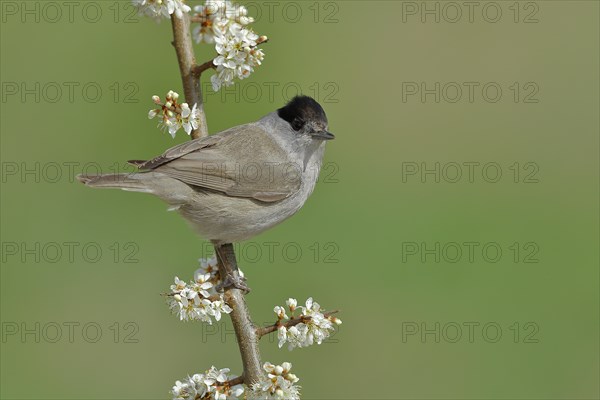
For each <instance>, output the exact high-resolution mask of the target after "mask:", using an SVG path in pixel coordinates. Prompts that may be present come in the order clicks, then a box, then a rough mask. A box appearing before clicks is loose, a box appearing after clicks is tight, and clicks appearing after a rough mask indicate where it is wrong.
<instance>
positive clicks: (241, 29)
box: [192, 0, 267, 91]
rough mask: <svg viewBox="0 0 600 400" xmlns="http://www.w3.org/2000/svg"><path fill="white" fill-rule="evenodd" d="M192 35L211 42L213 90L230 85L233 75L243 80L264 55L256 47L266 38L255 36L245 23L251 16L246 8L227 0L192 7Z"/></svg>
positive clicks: (252, 19) (213, 0)
mask: <svg viewBox="0 0 600 400" xmlns="http://www.w3.org/2000/svg"><path fill="white" fill-rule="evenodd" d="M194 11H195V14H194V18H193V20H194V22H197V23H198V25H197V26H196V27H194V29H193V31H192V35H193V37H194V39H195V40H196V42H197V43H200V42H205V43H211V44H212V43H214V44H215V49H216V51H217V53H218V56H217V57H216V58H215V59H214V60H213V64H214V66H215V67H216V73H215V74H214V75H213V76H212V77H211V83H212V86H213V89H214V90H215V91H218V90H219V89H220V88H221V87H222V86H231V85H233V81H234V79H235V78H237V79H245V78H247V77H248V76H250V74H251V73H252V72H254V68H255V67H257V66H259V65H260V64H261V62H262V60H263V58H264V53H263V51H262V50H260V49H258V48H257V46H258V45H259V44H260V43H262V42H265V41H266V40H267V38H266V36H258V35H257V34H256V33H254V32H253V31H252V30H251V29H250V28H249V27H248V25H249V24H251V23H252V22H254V18H252V17H250V16H248V9H247V8H246V7H244V6H242V5H239V4H235V3H233V2H231V1H229V0H207V1H206V3H205V4H204V5H203V6H196V7H194Z"/></svg>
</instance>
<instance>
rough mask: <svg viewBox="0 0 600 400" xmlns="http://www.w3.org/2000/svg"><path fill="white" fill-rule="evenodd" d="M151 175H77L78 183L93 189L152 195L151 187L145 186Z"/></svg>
mask: <svg viewBox="0 0 600 400" xmlns="http://www.w3.org/2000/svg"><path fill="white" fill-rule="evenodd" d="M149 175H152V173H147V172H146V173H144V172H142V173H131V174H108V175H83V174H82V175H77V179H78V180H79V182H81V183H83V184H84V185H86V186H89V187H93V188H108V189H122V190H127V191H132V192H143V193H153V190H152V188H151V187H149V186H152V185H147V182H148V178H151V177H150V176H149Z"/></svg>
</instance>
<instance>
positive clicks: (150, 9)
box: [132, 0, 191, 21]
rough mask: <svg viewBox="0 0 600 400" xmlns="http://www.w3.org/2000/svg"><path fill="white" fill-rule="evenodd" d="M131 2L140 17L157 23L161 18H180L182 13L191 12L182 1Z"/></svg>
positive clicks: (143, 0)
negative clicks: (143, 16) (172, 16)
mask: <svg viewBox="0 0 600 400" xmlns="http://www.w3.org/2000/svg"><path fill="white" fill-rule="evenodd" d="M132 2H133V5H134V6H135V7H137V9H138V12H139V13H140V14H141V15H145V16H148V17H151V18H154V19H155V20H157V21H160V19H161V18H169V17H170V16H171V14H175V16H177V18H181V17H182V16H183V14H184V13H188V12H190V11H191V8H190V7H189V6H188V5H186V4H185V2H184V1H183V0H133V1H132Z"/></svg>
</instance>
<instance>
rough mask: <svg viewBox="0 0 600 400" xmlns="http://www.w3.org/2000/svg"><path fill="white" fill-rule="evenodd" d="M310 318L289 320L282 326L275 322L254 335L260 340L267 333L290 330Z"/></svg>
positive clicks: (327, 315) (328, 313) (327, 314)
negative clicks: (284, 328)
mask: <svg viewBox="0 0 600 400" xmlns="http://www.w3.org/2000/svg"><path fill="white" fill-rule="evenodd" d="M338 312H340V311H339V310H333V311H329V312H326V313H325V314H323V315H324V316H325V317H326V318H327V317H330V316H332V315H333V314H336V313H338ZM310 318H311V317H308V316H305V315H302V316H300V317H298V318H294V319H290V320H289V321H287V322H286V323H284V324H282V323H280V322H275V323H274V324H273V325H269V326H265V327H262V328H256V334H257V335H258V338H259V339H260V338H262V337H263V336H265V335H268V334H269V333H272V332H275V331H276V330H277V329H278V328H279V327H280V326H285V327H286V328H291V327H292V326H295V325H298V324H299V323H301V322H306V321H310Z"/></svg>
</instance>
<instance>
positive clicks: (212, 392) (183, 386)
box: [171, 366, 244, 400]
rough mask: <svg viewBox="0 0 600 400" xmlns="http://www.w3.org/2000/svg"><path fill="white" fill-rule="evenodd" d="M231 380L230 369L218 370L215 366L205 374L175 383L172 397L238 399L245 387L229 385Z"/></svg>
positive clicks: (177, 399) (192, 399) (188, 399)
mask: <svg viewBox="0 0 600 400" xmlns="http://www.w3.org/2000/svg"><path fill="white" fill-rule="evenodd" d="M231 379H232V377H230V376H229V368H224V369H217V368H215V367H214V366H213V367H211V368H210V369H209V370H208V371H206V372H205V373H203V374H194V375H192V376H188V377H187V378H186V379H184V380H183V381H177V382H175V386H173V389H172V390H171V395H172V396H173V400H194V399H203V400H204V399H207V400H208V399H214V400H228V399H238V398H239V397H240V396H241V395H242V394H243V393H244V386H242V385H234V386H231V385H229V383H228V382H229V381H230V380H231Z"/></svg>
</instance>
